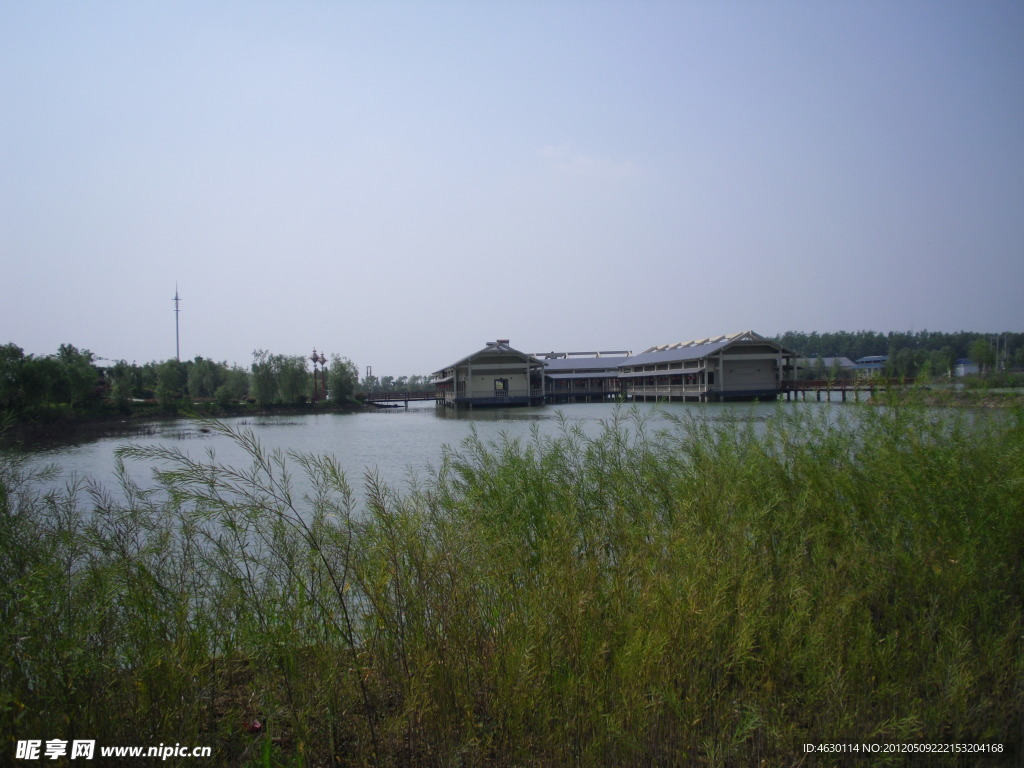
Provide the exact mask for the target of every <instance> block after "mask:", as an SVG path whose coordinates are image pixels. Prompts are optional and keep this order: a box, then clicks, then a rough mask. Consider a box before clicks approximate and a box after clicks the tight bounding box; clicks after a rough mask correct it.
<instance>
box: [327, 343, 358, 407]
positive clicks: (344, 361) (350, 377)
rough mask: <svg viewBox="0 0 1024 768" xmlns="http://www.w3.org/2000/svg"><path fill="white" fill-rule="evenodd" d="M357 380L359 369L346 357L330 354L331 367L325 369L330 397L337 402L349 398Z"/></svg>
mask: <svg viewBox="0 0 1024 768" xmlns="http://www.w3.org/2000/svg"><path fill="white" fill-rule="evenodd" d="M358 381H359V369H358V368H356V364H355V363H353V362H352V361H351V360H349V359H348V358H347V357H341V356H339V355H331V367H330V368H329V369H328V370H327V388H328V389H329V390H330V391H331V399H332V400H334V401H335V402H337V403H343V402H345V401H346V400H351V399H352V395H353V393H354V392H355V391H356V383H357V382H358Z"/></svg>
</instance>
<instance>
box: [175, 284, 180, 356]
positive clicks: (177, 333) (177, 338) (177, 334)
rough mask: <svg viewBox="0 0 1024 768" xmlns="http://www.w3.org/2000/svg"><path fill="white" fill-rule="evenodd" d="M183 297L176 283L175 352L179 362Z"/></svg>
mask: <svg viewBox="0 0 1024 768" xmlns="http://www.w3.org/2000/svg"><path fill="white" fill-rule="evenodd" d="M180 302H181V299H180V298H178V284H177V283H175V284H174V347H175V354H176V355H177V359H178V362H179V363H180V362H181V332H180V331H179V329H178V314H179V313H180V312H181V309H180V308H179V306H178V304H179V303H180Z"/></svg>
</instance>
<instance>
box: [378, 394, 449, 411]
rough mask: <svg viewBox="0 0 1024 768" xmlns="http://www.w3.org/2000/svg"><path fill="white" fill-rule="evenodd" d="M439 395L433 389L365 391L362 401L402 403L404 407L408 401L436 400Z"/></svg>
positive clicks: (380, 403) (379, 403) (381, 403)
mask: <svg viewBox="0 0 1024 768" xmlns="http://www.w3.org/2000/svg"><path fill="white" fill-rule="evenodd" d="M438 399H440V395H438V393H437V392H434V391H433V390H428V391H424V392H367V393H366V396H365V397H364V398H363V402H364V403H366V404H367V405H376V406H378V407H382V406H385V404H387V403H403V404H404V405H405V407H406V408H408V407H409V402H410V401H412V402H415V401H418V400H438Z"/></svg>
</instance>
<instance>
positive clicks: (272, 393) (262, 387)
mask: <svg viewBox="0 0 1024 768" xmlns="http://www.w3.org/2000/svg"><path fill="white" fill-rule="evenodd" d="M252 358H253V359H252V378H251V380H250V387H251V390H252V396H253V397H254V398H256V403H257V405H261V406H262V405H269V404H270V403H273V402H274V401H275V400H276V399H277V371H276V369H275V362H274V357H273V356H272V355H271V354H270V353H269V352H267V351H266V350H265V349H257V350H253V353H252Z"/></svg>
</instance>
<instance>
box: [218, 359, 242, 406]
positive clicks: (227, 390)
mask: <svg viewBox="0 0 1024 768" xmlns="http://www.w3.org/2000/svg"><path fill="white" fill-rule="evenodd" d="M248 394H249V372H248V371H246V370H244V369H243V368H239V367H238V366H232V367H231V368H229V369H227V370H225V371H224V383H223V384H221V385H220V386H219V387H217V391H216V393H215V395H214V396H215V397H216V398H217V402H218V403H220V404H221V405H229V404H231V403H237V402H238V401H239V400H242V399H243V398H244V397H245V396H246V395H248Z"/></svg>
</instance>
